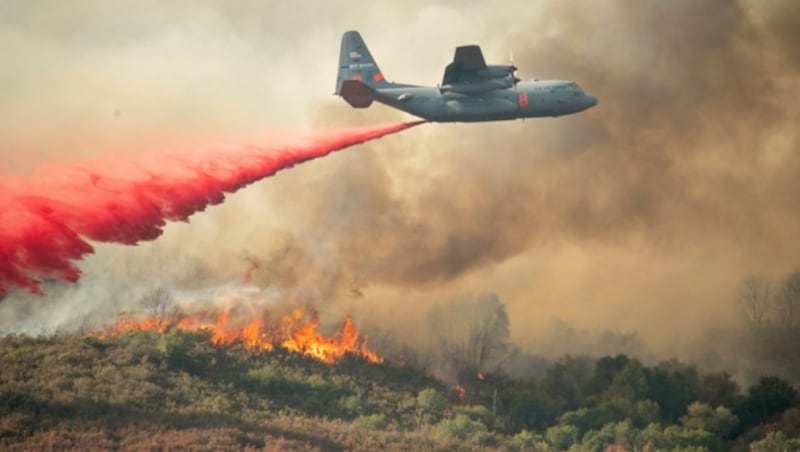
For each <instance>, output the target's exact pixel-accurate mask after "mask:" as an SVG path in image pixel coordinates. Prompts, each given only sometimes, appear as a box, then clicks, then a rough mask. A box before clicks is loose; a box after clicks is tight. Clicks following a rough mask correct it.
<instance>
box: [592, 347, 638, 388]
mask: <svg viewBox="0 0 800 452" xmlns="http://www.w3.org/2000/svg"><path fill="white" fill-rule="evenodd" d="M630 360H631V359H630V358H628V356H627V355H623V354H619V355H616V356H613V357H612V356H604V357H602V358H600V359H598V360H597V362H596V363H595V365H594V377H593V378H592V392H593V393H595V394H598V393H601V392H603V391H605V390H606V389H608V387H609V386H611V382H612V381H614V377H616V376H617V374H618V373H620V372H621V371H622V369H624V368H625V366H627V365H628V362H630Z"/></svg>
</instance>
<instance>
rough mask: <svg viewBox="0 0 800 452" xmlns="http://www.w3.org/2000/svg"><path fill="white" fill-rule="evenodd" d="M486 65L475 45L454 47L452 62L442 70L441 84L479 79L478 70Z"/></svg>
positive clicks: (478, 48) (453, 83)
mask: <svg viewBox="0 0 800 452" xmlns="http://www.w3.org/2000/svg"><path fill="white" fill-rule="evenodd" d="M485 67H486V61H485V60H484V59H483V52H481V48H480V47H479V46H476V45H469V46H461V47H456V53H455V55H454V56H453V62H452V63H450V64H448V65H447V67H446V68H445V70H444V78H443V79H442V85H455V84H458V83H470V82H475V81H480V80H482V79H483V78H482V77H480V76H479V75H478V71H480V70H481V69H484V68H485Z"/></svg>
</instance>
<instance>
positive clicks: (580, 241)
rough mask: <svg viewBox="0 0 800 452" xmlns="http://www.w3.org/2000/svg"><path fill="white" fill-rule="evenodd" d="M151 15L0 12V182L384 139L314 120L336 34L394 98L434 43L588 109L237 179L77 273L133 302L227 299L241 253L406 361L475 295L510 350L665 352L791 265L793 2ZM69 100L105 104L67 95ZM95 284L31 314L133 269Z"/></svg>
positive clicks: (466, 5)
mask: <svg viewBox="0 0 800 452" xmlns="http://www.w3.org/2000/svg"><path fill="white" fill-rule="evenodd" d="M171 5H172V6H169V7H165V6H157V5H155V4H153V5H150V7H149V8H148V7H141V6H140V4H139V3H136V4H133V3H132V4H126V3H124V2H123V3H119V2H118V4H115V7H114V8H115V10H116V9H119V8H121V11H118V12H115V13H114V14H111V13H110V12H107V11H106V10H107V9H108V7H103V6H100V5H98V4H95V3H94V2H85V3H80V2H77V3H76V2H72V4H71V5H70V6H69V8H67V7H56V6H54V7H53V8H50V9H45V8H36V9H35V11H34V8H27V7H24V6H17V7H15V8H17V9H24V11H9V14H0V17H4V18H9V17H14V18H15V23H16V24H24V26H21V25H14V24H9V23H8V19H6V21H7V22H6V23H4V24H3V27H0V29H1V30H2V33H3V38H6V39H3V40H0V42H3V44H0V45H3V46H4V49H11V51H10V52H9V54H10V55H12V58H11V59H10V60H7V61H6V64H10V63H9V61H14V62H20V61H23V60H25V61H28V63H26V64H14V65H12V66H13V67H9V68H8V71H0V74H3V75H0V77H4V80H3V82H2V83H0V87H2V88H0V89H2V90H3V94H6V92H8V93H9V94H10V95H9V96H8V97H7V99H8V100H7V101H6V102H4V103H3V104H2V105H0V119H3V120H2V121H0V127H1V128H2V129H0V132H2V133H0V137H3V138H0V140H2V143H0V152H2V155H3V158H4V161H7V162H9V167H10V168H13V169H14V170H15V171H28V170H29V169H30V168H32V167H36V166H37V165H38V164H40V163H41V162H42V161H47V162H51V161H53V160H54V159H55V160H65V159H68V157H69V158H73V157H74V156H75V155H95V154H99V153H104V152H105V151H104V150H105V149H109V148H115V147H118V145H119V144H120V143H135V144H136V143H140V142H142V143H144V144H148V146H146V147H153V146H152V144H157V145H158V146H161V145H163V144H165V143H166V144H167V145H169V144H171V143H173V142H177V143H181V142H184V141H187V140H194V139H205V138H209V137H211V138H214V139H217V137H220V136H222V137H224V138H225V139H227V138H228V137H231V136H233V137H236V136H239V135H241V134H251V133H252V132H253V131H254V130H262V129H264V128H269V126H270V125H272V124H275V125H284V124H289V125H293V126H294V125H297V124H304V125H311V126H313V127H321V126H326V127H327V126H330V125H335V124H339V125H340V124H349V125H352V124H358V123H363V122H366V121H375V120H381V121H397V120H402V119H403V118H402V116H400V115H399V114H398V113H396V112H394V111H391V110H388V109H386V108H385V107H382V106H377V105H376V106H373V107H371V108H370V109H368V110H365V111H354V110H350V109H349V108H348V107H347V106H346V105H345V104H343V103H342V102H341V101H339V100H338V99H331V100H328V99H329V97H330V96H329V93H330V92H331V90H332V88H333V80H334V69H333V68H334V67H335V64H336V56H337V52H338V40H339V37H340V34H341V32H342V31H344V30H346V29H359V30H360V31H361V32H362V35H363V36H364V38H365V39H366V42H367V44H368V45H369V46H370V49H371V51H372V53H373V55H374V56H375V57H376V59H377V61H378V63H379V64H380V66H381V69H382V71H383V73H384V74H385V75H386V76H387V77H388V78H389V79H390V80H396V81H402V82H409V83H424V84H430V85H433V84H435V83H437V82H438V81H439V80H440V79H441V74H442V71H443V69H444V66H445V65H446V64H447V63H448V60H449V59H450V58H452V51H453V47H454V46H456V45H460V44H469V43H477V44H480V45H481V47H482V49H483V51H484V55H485V56H486V59H487V61H490V62H496V63H504V62H506V61H507V59H508V55H509V53H510V52H513V55H514V60H515V64H516V65H517V66H518V67H519V68H520V71H519V75H520V76H521V77H523V78H526V77H531V76H536V77H539V78H559V79H569V80H575V81H577V82H578V83H580V84H581V86H582V87H583V88H584V89H585V90H586V91H588V92H590V93H592V94H594V95H596V96H597V97H598V99H599V105H598V106H597V107H595V108H594V109H592V110H589V111H587V112H584V113H581V114H579V115H575V116H569V117H563V118H558V119H555V120H551V119H539V120H527V121H525V122H520V121H517V122H505V123H497V124H469V125H459V124H446V125H430V126H427V127H425V128H418V129H415V130H414V131H412V132H411V133H408V134H402V135H398V136H395V137H393V138H392V139H391V140H383V141H381V142H373V143H369V144H367V145H365V146H364V150H365V151H369V152H353V153H342V154H338V155H335V156H331V157H329V158H326V159H324V160H321V161H319V162H316V163H314V164H313V165H305V166H301V167H299V168H297V169H295V170H293V171H292V172H291V173H281V174H278V175H276V176H275V177H273V178H271V179H270V181H269V183H268V184H257V185H254V186H252V187H250V188H249V189H248V190H245V191H243V192H241V193H240V194H237V195H236V196H235V197H231V199H230V200H229V201H228V202H226V203H225V205H222V206H219V207H217V208H215V209H212V210H211V211H210V212H207V213H205V214H204V215H202V216H198V217H197V218H193V222H192V224H191V225H188V226H187V225H183V224H176V225H170V226H168V227H167V228H166V229H165V233H164V236H163V238H162V239H160V240H159V241H157V242H155V243H154V244H149V245H144V246H140V247H137V248H136V249H133V250H131V249H128V248H125V249H120V248H121V247H103V252H102V255H95V256H92V257H90V258H89V259H88V260H86V261H85V262H84V263H83V264H81V265H82V266H83V268H84V269H85V270H86V272H87V274H88V273H89V271H88V268H90V267H91V268H100V269H105V268H115V266H117V265H118V266H123V265H122V263H123V262H124V263H126V264H125V265H124V267H125V268H128V269H129V270H135V271H134V272H133V273H134V274H136V275H137V279H136V283H137V284H138V285H148V284H152V285H155V284H159V285H168V286H177V287H182V288H186V287H193V286H196V285H215V284H217V285H223V284H225V283H226V282H228V281H231V280H235V279H236V278H242V275H245V274H246V272H248V271H249V269H250V268H251V266H252V265H251V258H254V259H256V260H257V261H258V262H259V265H258V266H257V268H254V269H252V271H250V280H251V281H252V283H253V284H256V285H259V286H261V287H272V286H274V287H278V288H280V293H282V294H284V295H285V296H286V297H287V298H289V299H293V300H296V299H300V300H306V301H313V302H314V303H316V304H317V305H318V306H320V307H324V308H325V309H330V310H336V311H354V315H356V318H358V319H359V325H362V324H363V325H366V324H367V323H369V324H370V325H376V327H375V328H377V326H380V327H381V328H386V329H390V330H393V331H394V332H395V333H396V336H397V337H398V338H401V339H403V340H409V341H411V340H417V339H418V340H420V341H421V342H425V339H424V337H425V336H426V335H429V331H428V330H427V329H426V328H427V327H426V326H425V322H424V319H425V318H426V316H427V312H428V310H429V309H430V307H431V306H433V305H434V304H435V303H437V302H441V301H446V300H449V299H453V298H457V297H459V296H461V295H462V294H464V293H481V292H483V291H487V290H489V291H492V292H494V293H497V294H498V296H499V297H500V300H501V301H502V302H503V303H504V304H505V305H506V307H507V310H508V314H509V319H510V331H511V336H512V339H513V340H514V341H515V342H517V343H519V344H521V345H524V346H527V347H529V348H532V349H534V350H536V349H539V350H542V349H546V350H547V351H548V352H549V353H548V354H550V353H553V354H554V353H557V352H558V350H556V349H557V347H558V343H557V342H556V341H554V340H552V337H553V336H554V335H555V336H557V335H558V334H561V333H553V332H552V331H551V330H552V328H551V325H552V324H553V321H554V320H553V319H560V320H559V321H563V322H564V323H565V324H567V325H568V326H565V327H564V328H560V330H561V331H566V330H569V331H571V332H579V333H580V332H586V335H587V337H589V338H591V337H600V336H598V335H602V334H603V332H604V331H612V332H617V333H619V334H621V335H622V336H625V335H633V334H635V335H636V336H635V337H636V338H637V343H638V340H641V341H642V342H644V343H645V344H646V346H647V347H651V348H655V349H657V350H658V351H659V353H660V354H663V355H674V354H677V353H681V352H682V348H683V347H684V346H685V345H686V342H688V341H690V340H691V339H692V338H693V337H696V336H703V334H704V332H705V331H707V330H709V329H712V328H713V327H715V326H716V325H718V324H724V325H737V323H736V322H738V321H739V316H738V313H737V312H735V308H734V303H733V301H734V300H735V298H736V291H737V289H738V287H739V284H740V282H741V281H742V280H743V279H744V278H745V277H746V276H747V275H749V274H752V273H758V274H765V275H768V276H773V277H775V276H777V275H782V274H785V273H787V272H788V271H790V270H791V269H793V268H795V267H797V266H798V263H799V261H800V259H798V258H799V257H800V249H798V247H797V246H796V243H797V240H796V231H797V230H798V227H799V226H800V215H798V211H797V209H796V194H797V193H798V191H799V190H800V186H798V184H799V183H800V178H798V177H797V175H798V174H800V153H798V152H797V151H798V138H800V137H798V131H797V128H796V124H797V123H798V119H800V108H799V107H798V106H797V105H795V103H794V102H792V99H794V98H796V97H798V94H800V82H798V80H800V78H799V77H798V70H800V39H797V38H798V35H797V31H796V30H800V24H798V20H800V19H798V18H800V14H797V12H798V11H797V8H798V7H797V5H796V4H795V2H791V1H785V0H769V1H764V2H756V1H747V0H739V1H727V0H726V1H722V0H720V1H717V0H703V1H689V0H685V1H683V0H679V1H673V2H661V1H656V0H653V1H642V2H637V3H636V4H630V2H622V1H616V0H604V1H599V2H595V1H591V2H590V1H583V0H572V1H550V2H537V3H536V4H535V5H531V2H523V1H519V2H518V1H513V0H512V1H498V2H478V1H468V0H464V1H439V2H435V3H431V2H411V3H407V2H404V3H399V2H398V3H397V4H396V5H393V4H385V3H384V4H359V5H353V6H348V5H335V6H334V5H332V4H329V3H325V2H305V3H304V4H303V6H302V7H297V8H295V7H292V8H289V7H281V6H275V7H274V8H273V9H271V10H270V11H269V13H267V12H266V11H263V10H262V9H263V8H262V6H260V5H258V4H257V3H249V2H237V3H236V5H232V6H230V5H228V6H223V5H221V4H216V3H214V2H201V3H199V4H196V3H191V4H189V3H181V2H177V3H173V4H171ZM5 8H11V7H9V6H6V7H5ZM94 8H98V9H94ZM104 11H105V12H104ZM116 17H124V18H125V20H124V21H122V20H119V19H115V18H116ZM398 36H402V37H403V39H398ZM26 55H35V57H34V56H31V57H30V58H28V57H25V58H23V56H26ZM15 56H16V57H15ZM87 79H88V80H87ZM89 87H95V88H94V90H95V91H94V92H97V93H99V96H100V97H101V98H102V101H97V100H93V101H91V102H87V101H86V100H85V97H86V96H85V95H83V94H82V93H86V92H87V91H89ZM207 107H212V108H207ZM117 111H119V114H118V115H117V114H116V112H117ZM59 142H61V144H64V143H66V144H67V146H66V147H64V146H57V145H56V143H59ZM167 147H169V146H167ZM67 148H68V149H71V150H74V151H71V152H70V155H69V156H64V155H59V153H58V152H57V150H60V149H67ZM12 151H14V152H12ZM373 151H374V152H373ZM209 242H211V243H209ZM199 243H203V244H204V245H203V246H196V245H195V244H199ZM173 263H174V264H173ZM156 264H157V265H156ZM154 268H163V269H164V271H162V272H158V271H156V270H153V269H154ZM101 274H102V275H103V278H93V279H91V280H89V279H85V280H83V281H82V282H81V283H80V284H79V285H78V286H75V287H74V288H73V289H70V290H75V291H79V292H80V291H83V292H80V294H76V293H72V294H71V295H69V296H68V297H66V298H63V297H61V296H60V295H59V296H56V295H55V294H53V295H49V296H48V297H47V298H48V299H47V301H48V302H50V303H52V304H53V305H57V306H63V307H64V311H65V312H66V311H67V310H68V309H67V308H66V307H67V306H73V305H79V304H80V303H90V304H92V305H101V304H102V303H112V304H113V303H117V304H122V303H123V302H122V301H121V300H122V299H123V298H125V296H124V294H125V293H127V292H126V291H128V290H138V289H135V288H131V287H129V286H132V285H134V284H131V283H130V278H129V277H128V276H126V275H129V274H131V273H129V272H125V271H119V272H118V273H116V272H112V271H107V272H103V273H101ZM90 289H91V291H92V292H91V293H92V294H94V295H88V294H89V293H90ZM48 290H49V289H48ZM15 297H17V296H12V297H10V298H8V299H6V300H5V301H4V302H3V304H4V305H5V306H0V320H2V327H3V328H6V329H16V328H15V327H14V326H13V325H15V324H20V322H22V321H23V320H25V319H27V320H29V321H30V322H29V323H28V325H30V324H31V323H36V321H32V320H31V319H41V317H36V315H34V314H31V315H22V314H21V313H20V311H19V310H16V311H14V310H13V309H12V308H11V307H9V306H19V305H23V304H24V303H21V302H20V303H18V304H16V305H15V304H14V302H15V301H16V300H15V299H14V298H15ZM110 300H113V301H110ZM24 305H25V306H28V304H24ZM12 311H13V314H10V312H12ZM323 317H325V315H323ZM10 319H14V320H13V321H12V320H10ZM367 319H368V321H367ZM570 334H573V333H570ZM575 334H578V333H575ZM372 336H374V335H372ZM570 337H573V336H570ZM584 342H585V341H583V340H580V339H575V338H573V339H572V340H571V344H576V343H578V344H580V343H584ZM637 347H638V345H637ZM570 351H572V352H575V350H570Z"/></svg>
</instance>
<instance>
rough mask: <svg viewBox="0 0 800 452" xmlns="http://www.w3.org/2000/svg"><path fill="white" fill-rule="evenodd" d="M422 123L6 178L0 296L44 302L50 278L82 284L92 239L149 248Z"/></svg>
mask: <svg viewBox="0 0 800 452" xmlns="http://www.w3.org/2000/svg"><path fill="white" fill-rule="evenodd" d="M421 122H422V121H416V122H406V123H398V124H390V125H384V126H377V127H367V128H361V129H346V130H336V131H329V132H323V133H313V134H311V136H309V137H306V141H305V143H304V144H301V145H298V144H295V145H283V146H252V145H248V146H236V147H225V148H224V149H221V148H218V149H214V150H208V151H205V152H202V153H194V154H192V155H190V156H184V155H172V156H170V157H168V158H166V159H165V158H163V157H161V158H159V161H158V162H153V161H152V160H150V161H145V162H135V163H134V162H133V161H131V162H121V163H120V162H116V163H115V164H113V165H111V164H109V163H105V164H103V165H94V166H92V167H86V166H84V167H81V168H74V167H73V168H63V169H53V170H50V171H48V172H47V173H42V174H39V175H37V176H33V177H32V178H30V179H26V180H20V179H0V295H4V294H6V293H7V290H8V288H9V286H12V285H13V286H17V287H20V288H24V289H27V290H29V291H31V292H34V293H42V291H41V287H40V284H41V282H42V281H43V280H45V279H55V280H61V281H70V282H75V281H77V280H78V279H79V278H80V276H81V272H80V270H79V269H78V267H77V266H76V265H75V263H74V261H75V260H77V259H80V258H81V257H83V256H84V255H86V254H89V253H92V252H93V251H94V250H93V248H92V246H91V245H90V244H89V243H88V242H87V240H96V241H102V242H117V243H124V244H128V245H133V244H136V243H138V242H141V241H144V240H153V239H155V238H157V237H158V236H159V235H161V233H162V231H163V227H164V225H165V224H166V221H186V220H187V219H188V217H189V216H190V215H191V214H193V213H195V212H198V211H201V210H203V209H205V207H206V206H208V205H209V204H218V203H221V202H222V201H224V199H225V195H224V193H232V192H235V191H236V190H238V189H240V188H242V187H244V186H246V185H248V184H250V183H252V182H255V181H257V180H259V179H262V178H265V177H269V176H271V175H273V174H275V173H276V172H278V171H280V170H282V169H285V168H289V167H292V166H294V165H296V164H298V163H301V162H305V161H307V160H311V159H315V158H318V157H322V156H325V155H327V154H330V153H331V152H334V151H338V150H341V149H344V148H347V147H349V146H353V145H356V144H360V143H364V142H366V141H369V140H373V139H376V138H380V137H383V136H386V135H389V134H392V133H396V132H400V131H402V130H405V129H408V128H409V127H413V126H415V125H417V124H420V123H421Z"/></svg>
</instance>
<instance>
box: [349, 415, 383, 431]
mask: <svg viewBox="0 0 800 452" xmlns="http://www.w3.org/2000/svg"><path fill="white" fill-rule="evenodd" d="M356 424H357V425H358V426H359V427H361V428H363V429H366V430H384V429H386V426H387V425H388V424H389V422H388V420H387V419H386V415H384V414H369V415H366V416H359V417H358V418H357V419H356Z"/></svg>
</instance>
